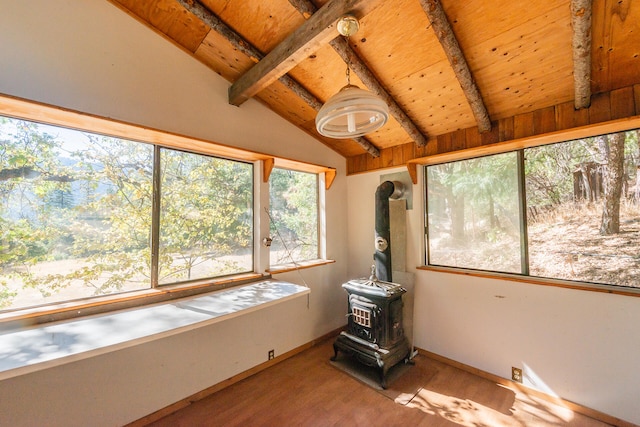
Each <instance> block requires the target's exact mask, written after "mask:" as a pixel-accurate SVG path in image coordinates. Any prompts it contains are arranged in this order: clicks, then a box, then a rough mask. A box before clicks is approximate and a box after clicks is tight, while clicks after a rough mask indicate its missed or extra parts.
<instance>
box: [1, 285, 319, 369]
mask: <svg viewBox="0 0 640 427" xmlns="http://www.w3.org/2000/svg"><path fill="white" fill-rule="evenodd" d="M309 292H310V290H309V288H306V287H303V286H299V285H296V284H293V283H289V282H283V281H278V280H273V279H268V280H262V281H259V282H256V283H252V284H249V285H245V286H238V287H234V288H229V289H225V290H222V291H216V292H211V293H206V294H201V295H196V296H193V297H188V298H184V299H180V300H174V301H171V302H165V303H160V304H156V305H150V306H145V307H138V308H132V309H127V310H123V311H117V312H111V313H105V314H100V315H95V316H90V317H85V318H80V319H74V320H67V321H62V322H58V323H52V324H48V325H38V326H34V327H30V328H25V329H21V330H14V331H10V332H6V333H3V332H2V331H1V330H0V380H4V379H8V378H12V377H16V376H19V375H23V374H26V373H30V372H35V371H38V370H41V369H46V368H51V367H53V366H58V365H62V364H65V363H69V362H72V361H76V360H80V359H84V358H88V357H93V356H96V355H99V354H104V353H107V352H111V351H115V350H119V349H122V348H126V347H131V346H134V345H138V344H141V343H144V342H148V341H152V340H155V339H159V338H163V337H167V336H170V335H174V334H178V333H180V332H184V331H188V330H191V329H195V328H199V327H202V326H206V325H210V324H213V323H217V322H221V321H224V320H227V319H231V318H233V317H236V316H240V315H243V314H246V313H249V312H252V311H255V310H259V309H262V308H265V307H268V306H271V305H274V304H278V303H280V302H284V301H287V300H290V299H293V298H298V297H301V296H303V295H307V294H309Z"/></svg>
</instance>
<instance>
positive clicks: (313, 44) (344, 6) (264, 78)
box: [229, 0, 372, 105]
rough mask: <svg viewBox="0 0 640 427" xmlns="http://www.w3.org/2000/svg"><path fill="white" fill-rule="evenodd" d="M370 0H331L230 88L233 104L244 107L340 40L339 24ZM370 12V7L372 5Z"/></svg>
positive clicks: (231, 102) (230, 98)
mask: <svg viewBox="0 0 640 427" xmlns="http://www.w3.org/2000/svg"><path fill="white" fill-rule="evenodd" d="M368 3H372V2H371V1H370V0H330V1H329V2H328V3H326V4H325V5H324V6H322V8H320V9H319V10H318V13H316V14H314V15H313V17H311V18H310V19H308V20H307V21H306V22H305V23H304V24H302V25H301V26H300V27H298V28H296V30H295V31H294V32H293V33H291V34H289V36H287V38H286V39H284V40H283V41H282V42H281V43H280V44H278V45H277V46H276V47H275V48H274V49H273V50H272V51H271V52H269V53H268V54H267V56H265V57H264V58H263V59H262V60H261V61H260V62H258V63H257V64H256V65H254V66H253V67H252V68H251V69H250V70H249V71H247V72H246V73H245V74H244V75H242V76H241V77H240V78H239V79H238V80H236V82H235V83H233V84H232V85H231V87H230V88H229V103H230V104H233V105H241V104H242V103H243V102H244V101H246V100H247V99H249V98H251V97H252V96H253V95H255V94H256V93H258V92H260V91H261V90H262V89H264V88H265V87H267V86H269V85H270V84H271V83H273V82H275V81H276V80H278V78H280V76H282V75H284V74H286V73H287V72H289V70H291V69H292V68H293V67H295V66H296V65H298V64H299V63H300V62H302V61H303V60H305V59H307V58H308V57H309V55H311V54H313V53H315V52H316V51H317V50H318V49H319V48H320V47H322V46H323V45H325V44H327V43H328V42H329V41H331V40H333V39H334V38H336V37H337V36H338V32H337V30H336V28H335V25H334V24H335V23H336V21H338V19H340V18H341V17H342V16H344V15H345V14H347V13H352V12H353V11H354V10H355V9H356V8H358V7H359V6H360V4H365V5H367V4H368ZM368 7H369V8H370V6H369V5H368Z"/></svg>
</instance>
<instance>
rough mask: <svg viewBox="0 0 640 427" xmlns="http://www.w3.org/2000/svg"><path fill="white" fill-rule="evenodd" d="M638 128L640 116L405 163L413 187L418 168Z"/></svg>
mask: <svg viewBox="0 0 640 427" xmlns="http://www.w3.org/2000/svg"><path fill="white" fill-rule="evenodd" d="M637 128H640V116H633V117H626V118H623V119H618V120H611V121H608V122H604V123H597V124H591V125H585V126H580V127H576V128H572V129H567V130H559V131H555V132H548V133H543V134H539V135H534V136H529V137H525V138H518V139H512V140H509V141H504V142H495V143H492V144H487V145H481V146H478V147H472V148H467V149H463V150H457V151H450V152H446V153H440V154H434V155H431V156H426V157H419V158H415V159H411V160H408V161H407V163H406V164H407V169H408V171H409V175H410V176H411V181H412V182H413V183H414V184H417V183H418V165H420V166H428V165H436V164H440V163H447V162H455V161H458V160H465V159H470V158H473V157H482V156H488V155H492V154H500V153H506V152H509V151H516V150H522V149H525V148H530V147H537V146H539V145H545V144H553V143H556V142H564V141H571V140H574V139H581V138H589V137H592V136H597V135H603V134H607V133H615V132H622V131H627V130H631V129H637Z"/></svg>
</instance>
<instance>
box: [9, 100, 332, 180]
mask: <svg viewBox="0 0 640 427" xmlns="http://www.w3.org/2000/svg"><path fill="white" fill-rule="evenodd" d="M0 115H4V116H9V117H13V118H16V119H22V120H30V121H34V122H39V123H45V124H50V125H57V126H62V127H66V128H71V129H76V130H80V131H87V132H94V133H100V134H104V135H109V136H113V137H117V138H123V139H128V140H134V141H141V142H147V143H152V144H157V145H160V146H163V147H168V148H177V149H180V150H186V151H191V152H194V153H200V154H208V155H211V156H217V157H224V158H229V159H234V160H243V161H247V162H255V161H258V160H262V162H263V167H264V168H263V175H262V176H263V179H264V182H267V181H268V180H269V175H270V174H271V170H272V169H273V167H274V166H275V167H279V168H284V169H293V170H297V171H301V172H310V173H318V174H319V173H324V174H325V188H326V189H327V190H328V189H329V188H330V187H331V184H332V183H333V180H334V179H335V177H336V170H335V168H331V167H327V166H320V165H315V164H312V163H307V162H302V161H298V160H291V159H286V158H283V157H276V156H273V155H269V154H264V153H259V152H255V151H249V150H245V149H242V148H236V147H231V146H228V145H223V144H219V143H217V142H212V141H206V140H203V139H198V138H193V137H188V136H183V135H178V134H174V133H171V132H166V131H161V130H157V129H151V128H148V127H144V126H139V125H134V124H130V123H125V122H121V121H117V120H113V119H106V118H103V117H99V116H95V115H92V114H87V113H82V112H79V111H74V110H69V109H65V108H61V107H56V106H52V105H48V104H42V103H38V102H35V101H30V100H25V99H21V98H16V97H12V96H8V95H3V94H0Z"/></svg>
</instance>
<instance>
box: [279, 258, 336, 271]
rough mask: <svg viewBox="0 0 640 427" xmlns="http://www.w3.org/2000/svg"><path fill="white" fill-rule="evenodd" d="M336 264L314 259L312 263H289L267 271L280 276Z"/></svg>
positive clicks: (330, 260) (329, 260)
mask: <svg viewBox="0 0 640 427" xmlns="http://www.w3.org/2000/svg"><path fill="white" fill-rule="evenodd" d="M334 262H336V261H335V260H333V259H314V260H311V261H300V262H296V263H293V262H291V263H288V264H280V265H275V266H273V267H271V268H268V269H267V273H271V274H278V273H286V272H288V271H295V270H302V269H305V268H311V267H317V266H320V265H327V264H332V263H334Z"/></svg>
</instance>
